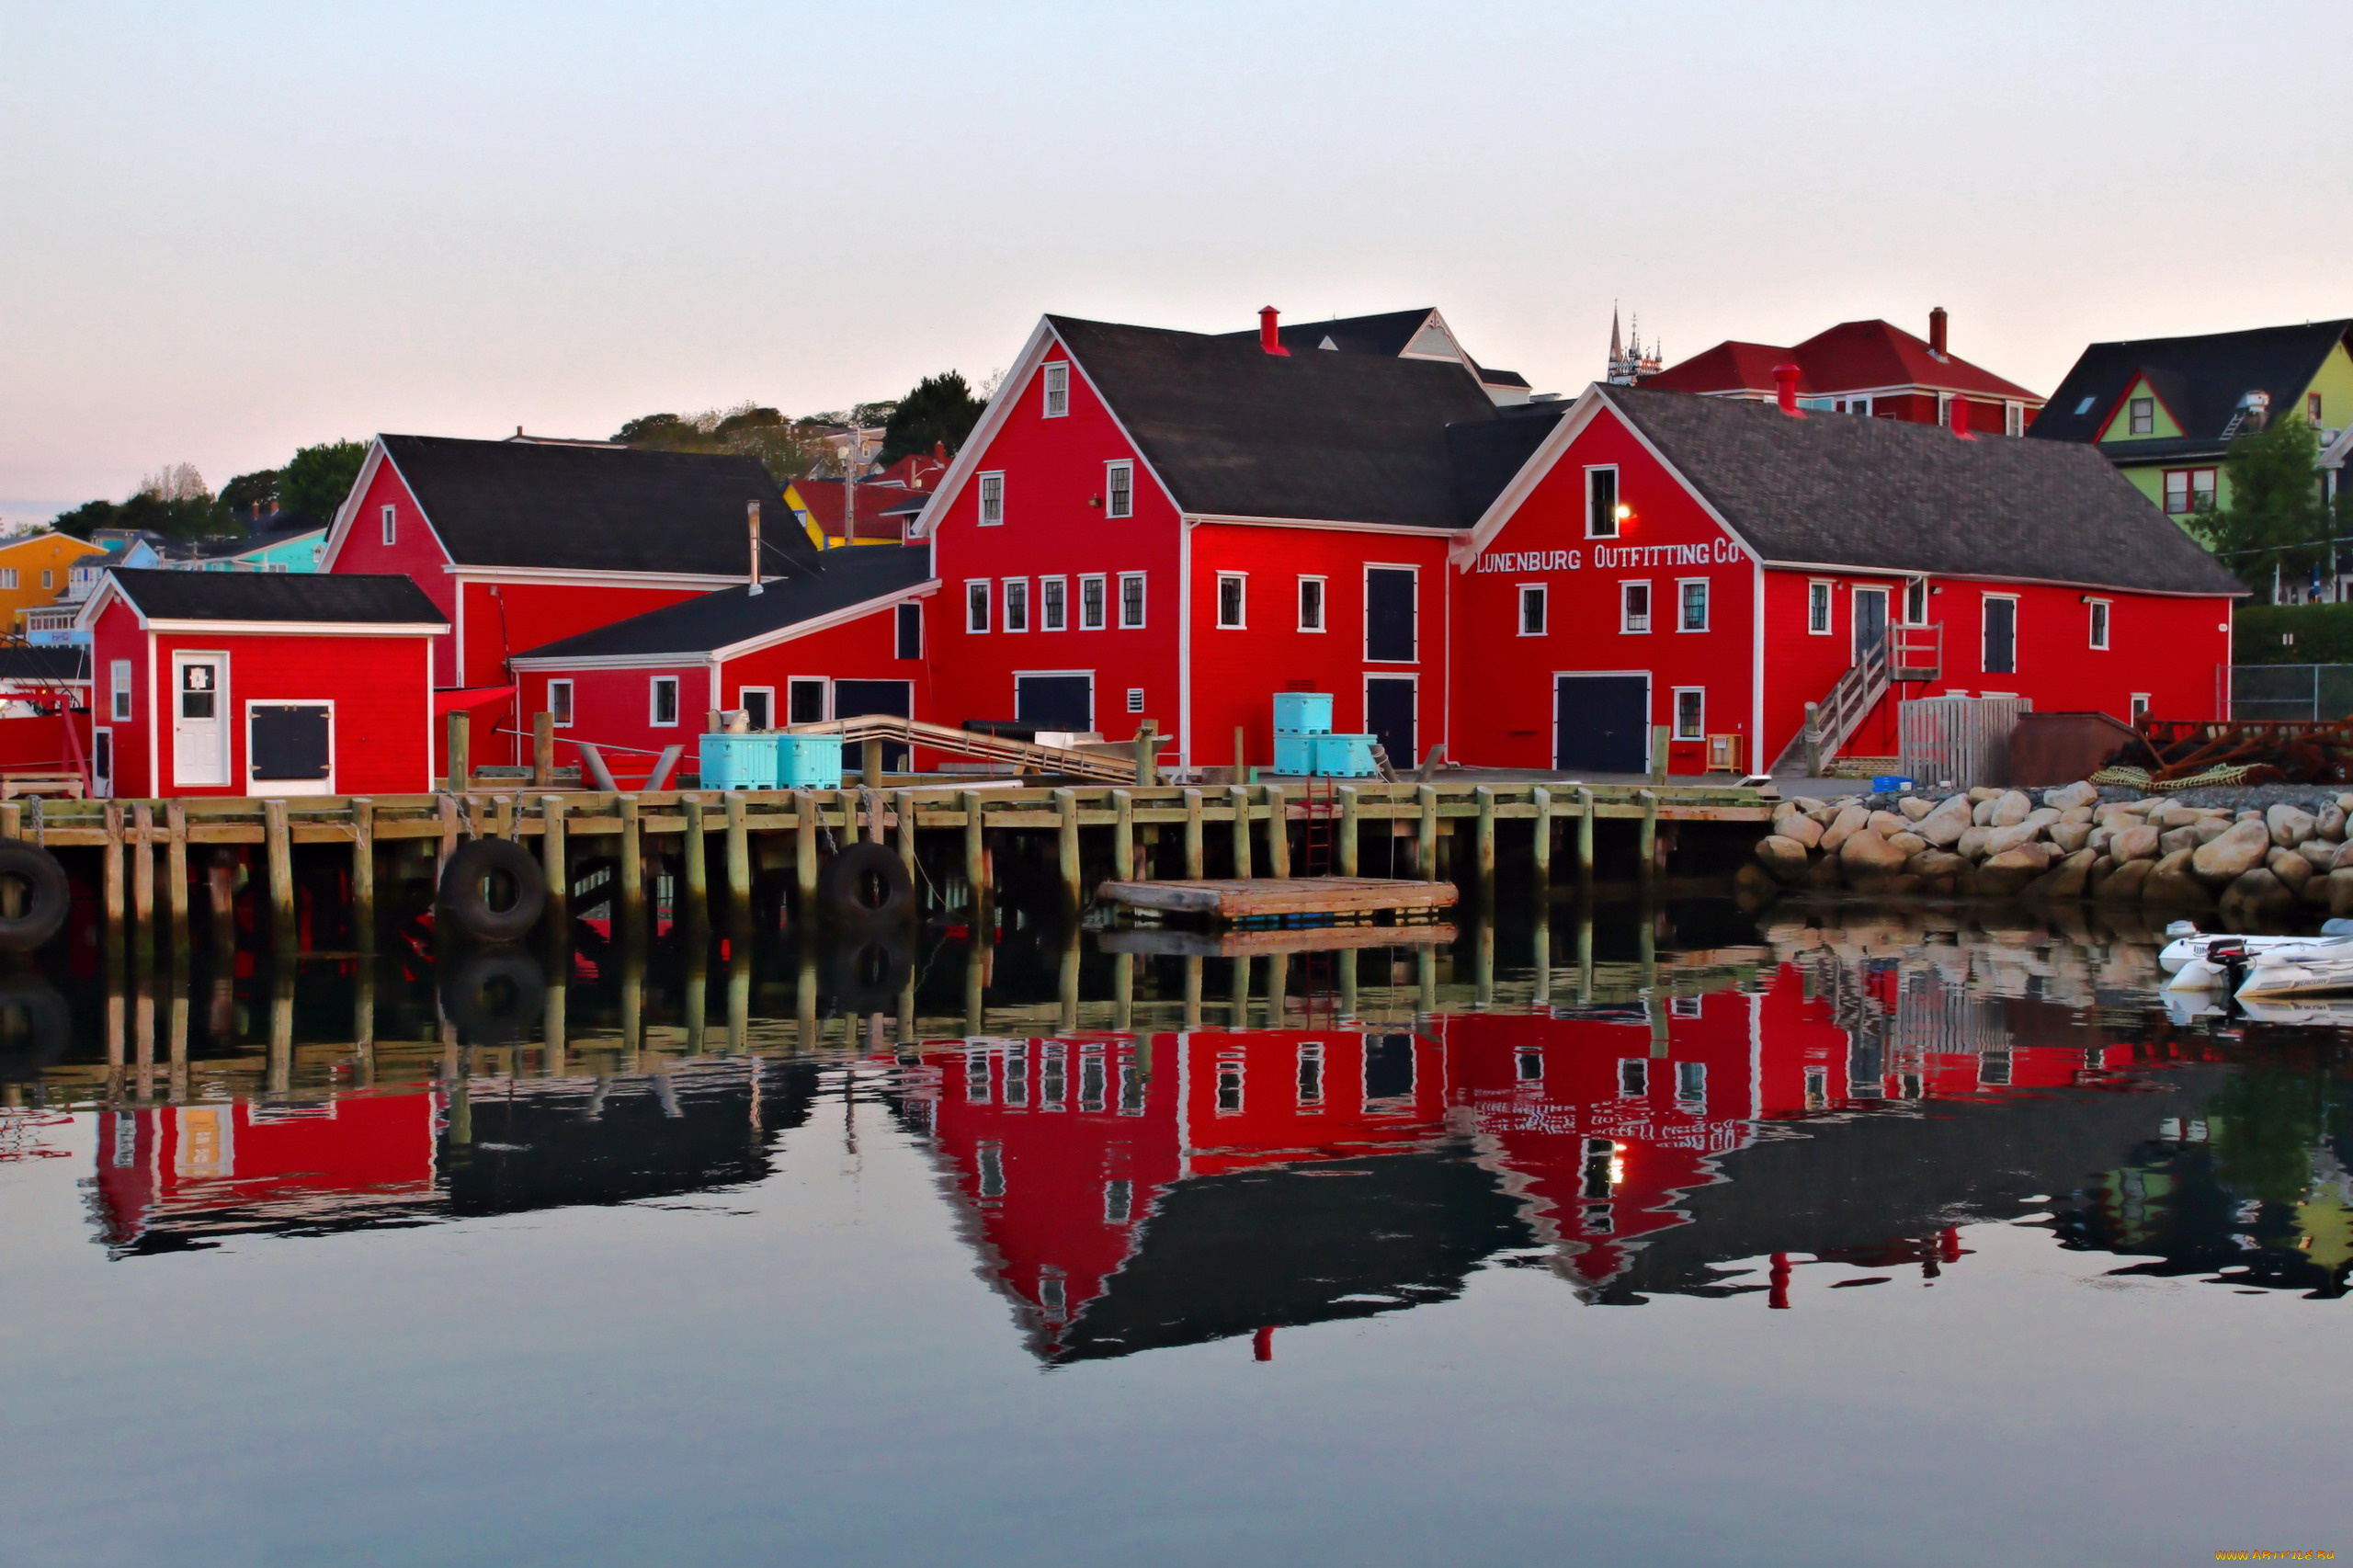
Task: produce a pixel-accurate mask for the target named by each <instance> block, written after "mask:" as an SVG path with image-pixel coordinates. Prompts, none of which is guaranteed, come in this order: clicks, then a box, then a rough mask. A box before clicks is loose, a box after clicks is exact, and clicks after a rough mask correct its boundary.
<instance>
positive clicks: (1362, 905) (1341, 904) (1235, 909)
mask: <svg viewBox="0 0 2353 1568" xmlns="http://www.w3.org/2000/svg"><path fill="white" fill-rule="evenodd" d="M1460 897H1461V894H1459V893H1458V892H1455V889H1454V884H1453V883H1452V882H1433V881H1405V880H1404V879H1401V878H1394V877H1251V878H1248V879H1241V878H1228V879H1226V880H1224V881H1165V882H1162V881H1154V882H1105V883H1104V884H1103V885H1102V886H1101V887H1099V888H1097V889H1096V890H1095V898H1096V902H1097V903H1116V904H1119V905H1120V906H1121V907H1123V908H1127V909H1140V910H1150V911H1153V912H1154V913H1156V914H1161V915H1198V916H1199V917H1201V918H1203V919H1206V920H1214V921H1217V922H1220V923H1222V924H1224V925H1229V926H1233V925H1240V924H1242V923H1244V922H1245V921H1276V920H1291V919H1297V918H1298V917H1300V916H1302V915H1331V916H1335V917H1337V918H1342V919H1351V920H1360V919H1362V918H1364V917H1365V916H1368V915H1400V914H1406V913H1411V912H1415V911H1419V910H1427V909H1446V908H1449V907H1450V906H1451V905H1452V904H1453V903H1455V901H1456V900H1457V899H1458V898H1460Z"/></svg>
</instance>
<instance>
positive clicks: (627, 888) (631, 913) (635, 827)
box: [617, 795, 645, 926]
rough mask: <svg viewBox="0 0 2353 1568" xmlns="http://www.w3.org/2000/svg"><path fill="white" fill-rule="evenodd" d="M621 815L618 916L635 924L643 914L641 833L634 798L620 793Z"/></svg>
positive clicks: (642, 848)
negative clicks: (619, 912)
mask: <svg viewBox="0 0 2353 1568" xmlns="http://www.w3.org/2000/svg"><path fill="white" fill-rule="evenodd" d="M617 804H618V805H619V806H620V817H621V864H620V881H621V918H622V919H623V920H625V921H627V922H629V924H630V925H631V926H635V925H636V924H637V923H638V922H639V921H640V920H642V919H643V918H644V917H645V835H644V832H643V830H642V827H641V826H640V824H639V823H638V820H637V797H636V796H635V795H623V796H621V797H620V800H619V801H618V802H617Z"/></svg>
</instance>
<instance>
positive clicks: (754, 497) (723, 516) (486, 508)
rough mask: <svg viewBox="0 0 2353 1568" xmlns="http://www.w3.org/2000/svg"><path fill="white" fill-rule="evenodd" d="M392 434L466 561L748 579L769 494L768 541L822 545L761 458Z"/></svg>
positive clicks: (795, 550) (772, 545) (401, 460)
mask: <svg viewBox="0 0 2353 1568" xmlns="http://www.w3.org/2000/svg"><path fill="white" fill-rule="evenodd" d="M382 440H383V443H384V449H385V450H386V451H387V452H388V453H390V454H391V456H392V461H393V463H394V464H395V465H396V466H397V467H398V468H399V470H400V472H401V477H402V478H404V479H405V480H406V481H407V482H408V484H409V487H410V489H411V490H413V491H414V492H415V494H416V499H417V504H418V505H419V506H423V507H424V508H425V515H426V518H427V519H428V520H430V521H431V523H432V524H433V531H434V532H435V533H437V534H438V535H439V536H440V538H441V542H442V543H443V544H444V545H445V546H446V547H448V549H449V554H450V556H451V558H452V559H453V560H455V561H456V562H458V564H460V565H461V566H522V567H556V568H567V569H571V570H574V571H596V572H678V573H691V574H702V575H712V576H733V577H740V576H742V575H743V574H744V573H745V562H746V559H747V554H746V551H747V545H746V539H747V533H746V529H745V502H747V501H757V502H759V503H760V511H761V517H762V523H763V527H762V531H761V536H760V537H761V540H762V542H763V544H764V545H765V546H767V548H768V549H769V550H771V551H782V552H784V553H785V554H786V555H788V556H790V557H792V558H794V559H805V558H807V557H811V556H813V555H814V554H815V553H816V551H815V548H814V547H813V545H811V543H810V542H809V540H808V538H807V536H806V535H804V534H802V533H801V530H800V529H799V528H796V527H794V526H793V525H792V513H791V510H790V508H789V507H787V506H785V504H784V496H783V494H782V493H781V492H780V491H779V490H778V488H777V485H776V482H775V481H774V480H772V479H770V478H769V477H768V475H767V470H766V469H764V468H762V467H761V466H760V464H759V462H758V460H756V459H753V458H743V457H721V456H712V455H708V454H704V453H699V452H659V451H645V450H641V449H634V448H627V447H606V446H568V445H562V444H557V443H552V442H538V441H464V440H458V439H455V438H453V437H445V436H386V437H382Z"/></svg>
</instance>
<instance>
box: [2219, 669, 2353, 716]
mask: <svg viewBox="0 0 2353 1568" xmlns="http://www.w3.org/2000/svg"><path fill="white" fill-rule="evenodd" d="M2348 714H2353V665H2232V666H2231V717H2232V718H2234V719H2342V718H2345V717H2347V715H2348Z"/></svg>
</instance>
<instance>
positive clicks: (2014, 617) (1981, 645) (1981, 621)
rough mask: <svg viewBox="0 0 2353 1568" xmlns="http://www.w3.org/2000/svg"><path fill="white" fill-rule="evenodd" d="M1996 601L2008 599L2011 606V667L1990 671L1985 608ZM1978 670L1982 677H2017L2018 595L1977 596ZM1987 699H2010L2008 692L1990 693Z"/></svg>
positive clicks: (2010, 694)
mask: <svg viewBox="0 0 2353 1568" xmlns="http://www.w3.org/2000/svg"><path fill="white" fill-rule="evenodd" d="M1995 599H2007V600H2008V601H2009V605H2010V667H2009V668H2008V669H2006V670H1989V669H1987V668H1986V667H1985V624H1986V623H1985V607H1986V606H1987V605H1990V604H1992V603H1993V602H1994V601H1995ZM1977 669H1978V672H1979V673H1980V674H1981V675H1989V676H2016V675H2017V674H2018V595H2017V594H1980V595H1978V596H1977ZM1984 695H1985V696H1987V697H2010V696H2014V695H2016V694H2015V693H2012V692H2006V691H1989V692H1986V693H1985V694H1984Z"/></svg>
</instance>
